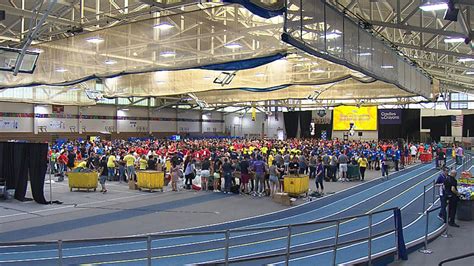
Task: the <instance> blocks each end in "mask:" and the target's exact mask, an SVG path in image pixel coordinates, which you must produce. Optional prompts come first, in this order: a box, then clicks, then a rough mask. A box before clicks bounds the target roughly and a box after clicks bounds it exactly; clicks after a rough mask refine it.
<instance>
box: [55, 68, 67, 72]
mask: <svg viewBox="0 0 474 266" xmlns="http://www.w3.org/2000/svg"><path fill="white" fill-rule="evenodd" d="M67 71H68V70H67V69H65V68H62V67H60V68H56V72H59V73H64V72H67Z"/></svg>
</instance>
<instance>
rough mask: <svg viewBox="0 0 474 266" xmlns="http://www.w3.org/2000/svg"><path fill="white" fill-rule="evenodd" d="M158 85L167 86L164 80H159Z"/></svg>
mask: <svg viewBox="0 0 474 266" xmlns="http://www.w3.org/2000/svg"><path fill="white" fill-rule="evenodd" d="M156 84H160V85H162V84H165V82H164V81H163V80H158V81H157V82H156Z"/></svg>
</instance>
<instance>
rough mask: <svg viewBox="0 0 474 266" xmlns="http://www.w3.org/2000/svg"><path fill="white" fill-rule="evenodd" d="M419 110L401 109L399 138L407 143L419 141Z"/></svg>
mask: <svg viewBox="0 0 474 266" xmlns="http://www.w3.org/2000/svg"><path fill="white" fill-rule="evenodd" d="M420 119H421V110H420V109H403V110H402V121H403V122H402V125H401V136H400V137H402V138H404V139H408V141H412V140H420Z"/></svg>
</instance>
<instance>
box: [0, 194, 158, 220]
mask: <svg viewBox="0 0 474 266" xmlns="http://www.w3.org/2000/svg"><path fill="white" fill-rule="evenodd" d="M145 196H149V195H134V196H128V197H120V198H113V199H104V200H100V201H93V202H87V203H79V204H75V205H68V206H63V207H57V208H51V209H45V210H38V211H32V212H28V213H15V214H8V215H2V216H0V218H6V217H14V216H21V215H31V214H32V213H43V212H49V211H55V210H61V209H68V208H75V207H78V206H86V205H91V204H97V203H104V202H112V201H117V200H123V199H131V198H137V197H145Z"/></svg>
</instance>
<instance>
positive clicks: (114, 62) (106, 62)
mask: <svg viewBox="0 0 474 266" xmlns="http://www.w3.org/2000/svg"><path fill="white" fill-rule="evenodd" d="M104 64H106V65H115V64H117V61H115V60H112V59H107V60H105V61H104Z"/></svg>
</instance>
